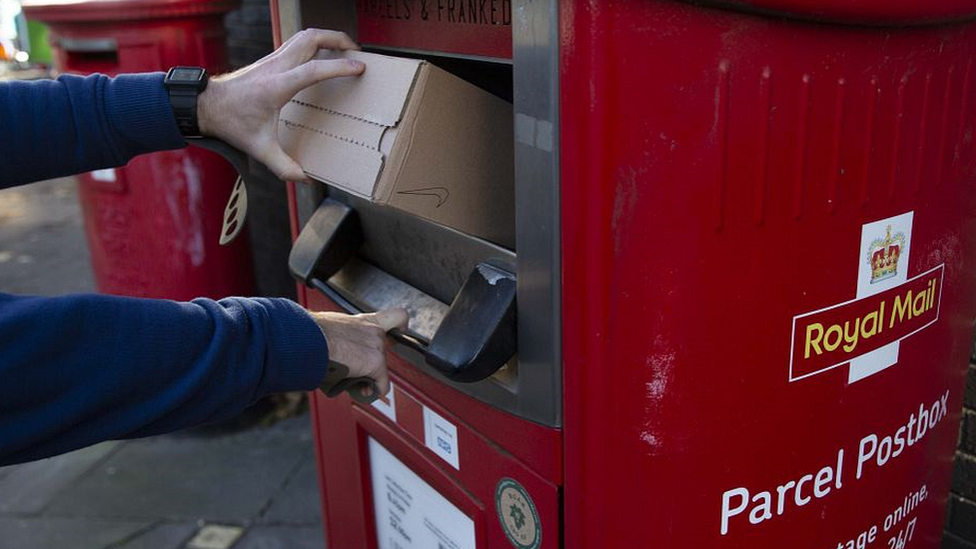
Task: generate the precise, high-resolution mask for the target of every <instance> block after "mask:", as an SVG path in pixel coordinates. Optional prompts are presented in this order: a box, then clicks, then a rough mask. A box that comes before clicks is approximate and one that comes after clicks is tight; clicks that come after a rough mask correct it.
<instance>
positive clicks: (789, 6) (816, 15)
mask: <svg viewBox="0 0 976 549" xmlns="http://www.w3.org/2000/svg"><path fill="white" fill-rule="evenodd" d="M709 3H713V4H715V5H717V6H718V5H723V4H724V5H727V6H733V7H736V8H739V9H744V10H756V11H761V12H770V13H775V14H785V15H789V16H790V17H794V18H798V19H813V20H819V21H835V22H841V23H857V24H861V25H869V26H881V25H905V24H908V25H931V24H936V23H947V22H951V21H962V20H966V19H971V18H972V17H973V16H974V15H976V2H973V1H972V0H935V1H933V2H919V1H918V0H731V1H730V2H709Z"/></svg>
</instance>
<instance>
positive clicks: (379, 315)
mask: <svg viewBox="0 0 976 549" xmlns="http://www.w3.org/2000/svg"><path fill="white" fill-rule="evenodd" d="M363 316H364V317H366V319H367V320H369V321H370V322H372V323H373V324H376V325H377V326H379V327H380V328H382V329H383V331H384V332H389V331H390V330H392V329H394V328H399V329H401V330H405V329H407V322H408V321H409V320H410V315H409V314H408V313H407V310H406V309H386V310H383V311H379V312H376V313H369V314H366V315H363Z"/></svg>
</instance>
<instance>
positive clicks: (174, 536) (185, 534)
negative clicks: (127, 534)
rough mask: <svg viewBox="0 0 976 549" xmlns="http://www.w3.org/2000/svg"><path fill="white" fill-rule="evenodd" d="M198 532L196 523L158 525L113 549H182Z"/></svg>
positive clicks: (112, 548) (165, 523)
mask: <svg viewBox="0 0 976 549" xmlns="http://www.w3.org/2000/svg"><path fill="white" fill-rule="evenodd" d="M196 531H197V525H196V523H195V522H183V523H168V522H164V523H158V524H156V525H154V526H152V527H151V528H150V529H148V530H146V531H145V532H142V533H140V534H139V535H137V536H135V537H133V538H132V539H130V540H128V541H126V542H124V543H122V544H121V545H113V546H112V547H111V549H182V548H183V547H184V546H185V545H186V541H187V540H188V539H190V538H191V537H193V534H195V533H196Z"/></svg>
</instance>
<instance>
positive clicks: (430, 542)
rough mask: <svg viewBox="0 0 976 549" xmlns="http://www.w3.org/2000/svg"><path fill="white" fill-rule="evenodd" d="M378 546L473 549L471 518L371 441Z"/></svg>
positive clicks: (371, 467)
mask: <svg viewBox="0 0 976 549" xmlns="http://www.w3.org/2000/svg"><path fill="white" fill-rule="evenodd" d="M369 463H370V472H371V478H372V484H373V505H374V510H375V513H376V538H377V541H378V544H379V549H477V547H476V541H475V534H474V521H473V520H471V517H469V516H467V515H465V514H464V513H462V512H461V510H460V509H458V508H457V507H456V506H454V504H452V503H451V502H449V501H447V499H446V498H445V497H444V496H442V495H440V493H438V492H437V490H434V488H433V487H431V486H430V485H429V484H427V483H426V482H424V480H423V479H421V478H420V477H419V476H417V474H416V473H414V472H413V471H411V470H410V469H409V468H408V467H407V466H406V465H404V464H403V462H402V461H400V460H398V459H397V458H396V457H395V456H394V455H393V454H391V453H390V451H389V450H387V449H386V448H384V447H383V446H382V445H381V444H380V443H379V442H376V441H375V440H373V439H369Z"/></svg>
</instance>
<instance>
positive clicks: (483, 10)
mask: <svg viewBox="0 0 976 549" xmlns="http://www.w3.org/2000/svg"><path fill="white" fill-rule="evenodd" d="M356 17H357V25H358V29H357V30H358V39H359V41H360V42H361V43H363V44H365V45H376V46H392V47H397V48H409V49H416V50H423V51H432V52H443V53H448V54H463V55H475V56H481V57H494V58H497V59H511V58H512V2H511V1H510V0H478V1H476V2H470V1H461V0H458V1H454V0H450V1H444V0H442V1H440V2H430V1H421V0H396V1H395V2H357V10H356Z"/></svg>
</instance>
